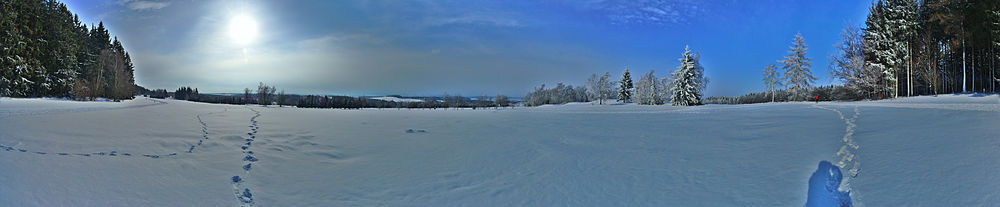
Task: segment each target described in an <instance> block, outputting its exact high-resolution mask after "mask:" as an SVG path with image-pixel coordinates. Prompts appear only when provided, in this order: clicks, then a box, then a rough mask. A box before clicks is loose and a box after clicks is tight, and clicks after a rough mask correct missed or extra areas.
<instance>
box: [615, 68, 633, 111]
mask: <svg viewBox="0 0 1000 207" xmlns="http://www.w3.org/2000/svg"><path fill="white" fill-rule="evenodd" d="M618 83H619V85H618V100H619V101H621V102H623V103H628V101H629V100H632V77H631V76H630V75H629V73H628V68H625V73H622V79H621V81H619V82H618Z"/></svg>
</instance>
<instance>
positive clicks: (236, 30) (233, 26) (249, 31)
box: [229, 15, 257, 46]
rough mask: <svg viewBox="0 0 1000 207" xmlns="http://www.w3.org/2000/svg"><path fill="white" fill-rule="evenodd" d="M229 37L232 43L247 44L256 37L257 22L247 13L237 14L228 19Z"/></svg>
mask: <svg viewBox="0 0 1000 207" xmlns="http://www.w3.org/2000/svg"><path fill="white" fill-rule="evenodd" d="M229 37H230V38H231V39H232V41H233V43H236V44H239V45H243V46H245V45H249V44H250V43H253V41H254V39H256V38H257V22H256V21H254V20H253V19H252V18H250V17H249V16H247V15H238V16H235V17H233V18H232V19H231V20H229Z"/></svg>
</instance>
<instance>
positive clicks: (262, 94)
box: [137, 82, 515, 109]
mask: <svg viewBox="0 0 1000 207" xmlns="http://www.w3.org/2000/svg"><path fill="white" fill-rule="evenodd" d="M137 90H138V91H142V92H143V93H142V95H144V96H148V97H151V98H159V99H165V98H171V97H172V98H173V99H177V100H186V101H195V102H204V103H217V104H233V105H246V104H259V105H265V106H267V105H278V106H279V107H281V106H295V107H299V108H339V109H360V108H430V109H437V108H472V109H477V108H489V107H508V106H512V105H513V104H515V102H514V101H512V100H510V99H509V98H508V97H507V96H506V95H496V96H494V97H488V96H485V95H483V96H480V97H478V98H468V97H462V96H460V95H448V94H447V93H446V94H445V95H444V96H442V97H440V98H438V97H425V98H422V99H421V101H415V102H394V101H386V100H380V99H374V98H366V97H350V96H321V95H296V94H286V93H285V92H284V90H282V91H280V92H277V93H276V91H278V88H277V87H275V86H271V85H267V84H264V83H263V82H261V83H259V84H258V85H257V89H256V90H253V89H250V88H244V89H243V93H242V94H203V93H199V91H198V88H192V87H186V86H184V87H180V88H178V89H177V90H175V91H173V92H168V91H167V90H165V89H155V90H148V89H145V88H142V87H137ZM390 97H397V98H402V96H390Z"/></svg>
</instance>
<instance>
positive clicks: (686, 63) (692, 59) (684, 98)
mask: <svg viewBox="0 0 1000 207" xmlns="http://www.w3.org/2000/svg"><path fill="white" fill-rule="evenodd" d="M679 60H680V62H681V65H680V66H677V70H675V71H674V72H673V73H672V74H671V77H672V78H673V82H672V83H671V84H670V91H671V95H670V103H671V104H672V105H675V106H693V105H700V104H701V95H702V94H701V90H702V89H704V87H705V86H706V85H707V83H708V79H706V78H705V77H704V74H703V73H704V70H705V69H704V68H702V67H701V64H699V63H698V56H697V55H695V54H694V53H692V52H691V48H690V47H684V54H683V56H682V57H681V58H680V59H679Z"/></svg>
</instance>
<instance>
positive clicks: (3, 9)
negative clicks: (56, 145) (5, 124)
mask: <svg viewBox="0 0 1000 207" xmlns="http://www.w3.org/2000/svg"><path fill="white" fill-rule="evenodd" d="M134 71H135V68H134V66H133V65H132V60H131V57H130V56H129V54H128V52H126V51H125V49H124V47H123V46H122V43H121V41H119V40H118V38H117V37H112V36H111V35H110V34H109V33H108V30H107V29H106V28H105V27H104V23H103V22H99V23H98V25H97V26H94V25H90V26H89V27H88V26H87V25H86V24H84V23H83V22H81V21H80V19H79V17H78V16H77V15H76V14H73V13H72V12H70V11H69V9H67V8H66V5H65V4H63V3H61V2H59V1H56V0H5V1H0V96H10V97H72V98H74V99H79V100H92V99H95V98H98V97H104V98H108V99H112V100H124V99H131V98H132V97H133V96H134V93H133V91H134V90H135V89H136V86H135V80H134V78H133V77H134V76H133V72H134Z"/></svg>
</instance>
